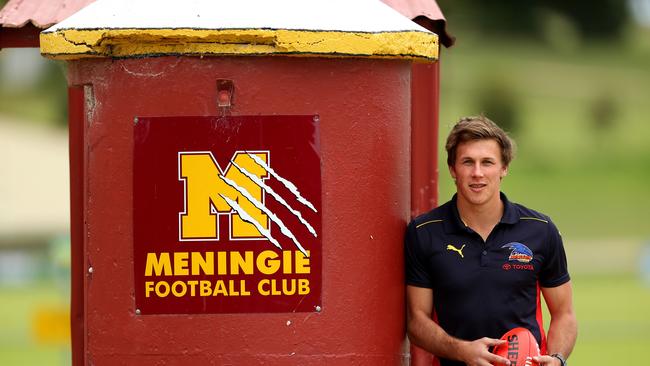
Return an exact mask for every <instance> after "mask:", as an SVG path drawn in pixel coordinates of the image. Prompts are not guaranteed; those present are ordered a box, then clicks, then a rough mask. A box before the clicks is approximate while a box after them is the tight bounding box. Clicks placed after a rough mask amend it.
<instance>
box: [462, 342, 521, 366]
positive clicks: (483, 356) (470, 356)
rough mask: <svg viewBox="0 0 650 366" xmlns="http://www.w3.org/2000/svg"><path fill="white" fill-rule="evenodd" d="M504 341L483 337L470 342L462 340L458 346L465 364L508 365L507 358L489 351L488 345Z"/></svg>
mask: <svg viewBox="0 0 650 366" xmlns="http://www.w3.org/2000/svg"><path fill="white" fill-rule="evenodd" d="M504 343H506V341H505V340H501V339H493V338H487V337H483V338H481V339H477V340H475V341H472V342H463V344H462V346H460V348H461V349H460V354H461V355H462V361H463V362H465V363H466V364H467V366H491V365H494V364H498V365H510V361H508V359H507V358H503V357H501V356H497V355H495V354H494V353H491V352H490V351H489V348H490V347H495V346H499V345H502V344H504Z"/></svg>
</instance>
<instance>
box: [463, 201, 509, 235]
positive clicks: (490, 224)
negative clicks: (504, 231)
mask: <svg viewBox="0 0 650 366" xmlns="http://www.w3.org/2000/svg"><path fill="white" fill-rule="evenodd" d="M456 205H457V207H458V214H459V215H460V218H461V220H462V221H463V223H464V224H465V225H466V226H468V227H470V228H471V229H472V230H474V231H476V232H477V233H478V234H479V235H481V237H482V238H483V240H484V241H485V240H487V237H488V236H489V235H490V232H492V229H494V227H495V226H496V225H497V224H498V223H499V221H501V217H503V210H504V206H503V202H502V201H501V197H500V196H497V199H494V200H491V201H488V202H486V203H485V204H483V205H474V204H471V203H469V202H467V201H465V200H463V199H458V200H457V201H456Z"/></svg>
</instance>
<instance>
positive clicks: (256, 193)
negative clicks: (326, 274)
mask: <svg viewBox="0 0 650 366" xmlns="http://www.w3.org/2000/svg"><path fill="white" fill-rule="evenodd" d="M137 121H138V122H137V124H136V126H135V146H134V150H135V151H134V156H135V159H134V166H133V168H134V197H133V202H134V207H133V212H134V246H133V247H134V251H133V253H134V278H135V287H134V292H135V301H136V304H135V305H136V308H137V309H138V310H139V311H140V314H175V313H178V314H182V313H239V312H306V311H315V309H317V307H319V306H320V304H321V267H322V256H321V253H322V250H321V249H322V248H321V243H322V239H321V209H320V207H321V182H320V177H321V175H320V151H319V150H320V145H319V126H318V118H314V116H238V117H230V116H228V117H139V118H138V120H137Z"/></svg>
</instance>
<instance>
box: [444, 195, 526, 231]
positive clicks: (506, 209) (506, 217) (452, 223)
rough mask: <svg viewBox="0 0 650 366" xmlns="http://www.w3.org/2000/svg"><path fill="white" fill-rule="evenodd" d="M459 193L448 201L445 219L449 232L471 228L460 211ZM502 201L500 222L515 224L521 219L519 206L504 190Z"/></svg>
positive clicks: (446, 228)
mask: <svg viewBox="0 0 650 366" xmlns="http://www.w3.org/2000/svg"><path fill="white" fill-rule="evenodd" d="M456 196H457V195H456V194H454V196H453V197H452V198H451V201H449V202H448V206H447V213H446V215H445V216H446V217H447V218H448V219H447V220H445V221H444V225H445V230H446V231H447V232H459V231H460V232H465V231H469V228H468V227H467V226H465V223H463V220H461V218H460V214H459V213H458V206H457V205H456V199H457V197H456ZM500 197H501V202H503V216H501V220H500V221H499V223H503V224H515V223H517V221H519V215H517V208H516V207H515V205H514V204H513V203H512V202H510V201H509V200H508V197H506V195H505V194H504V193H503V192H500Z"/></svg>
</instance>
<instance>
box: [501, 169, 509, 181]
mask: <svg viewBox="0 0 650 366" xmlns="http://www.w3.org/2000/svg"><path fill="white" fill-rule="evenodd" d="M506 175H508V167H507V166H505V167H504V168H503V170H501V179H503V177H505V176H506Z"/></svg>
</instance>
